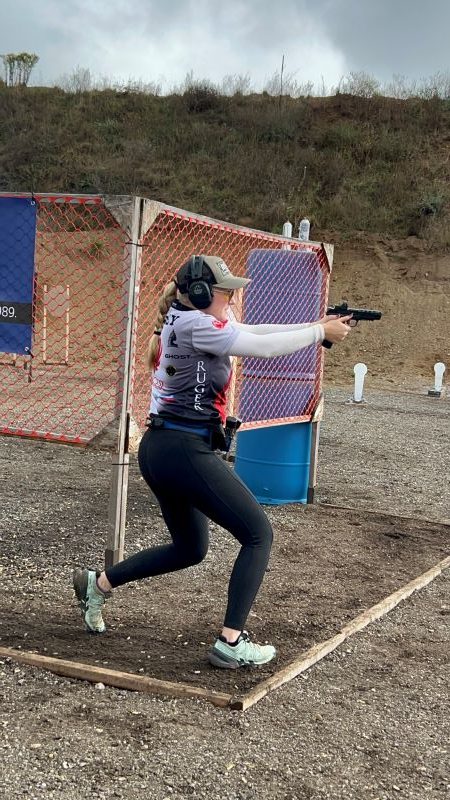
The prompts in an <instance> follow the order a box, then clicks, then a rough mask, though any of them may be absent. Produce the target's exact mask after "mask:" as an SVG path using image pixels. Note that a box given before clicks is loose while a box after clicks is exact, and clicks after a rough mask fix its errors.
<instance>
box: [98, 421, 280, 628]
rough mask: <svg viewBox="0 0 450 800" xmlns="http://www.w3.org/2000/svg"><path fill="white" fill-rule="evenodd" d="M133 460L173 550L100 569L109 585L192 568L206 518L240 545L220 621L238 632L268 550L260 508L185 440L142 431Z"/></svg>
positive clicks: (217, 461) (224, 469)
mask: <svg viewBox="0 0 450 800" xmlns="http://www.w3.org/2000/svg"><path fill="white" fill-rule="evenodd" d="M138 458H139V466H140V469H141V472H142V475H143V477H144V479H145V480H146V482H147V483H148V485H149V486H150V488H151V490H152V492H153V493H154V494H155V496H156V497H157V499H158V502H159V503H160V506H161V511H162V515H163V517H164V521H165V523H166V525H167V527H168V529H169V531H170V535H171V537H172V544H165V545H160V546H158V547H151V548H149V549H148V550H142V551H141V552H139V553H136V554H135V555H133V556H131V557H130V558H127V559H125V560H124V561H121V562H120V563H119V564H116V565H115V566H113V567H110V568H109V569H107V570H106V577H107V578H108V580H109V582H110V584H111V586H113V587H116V586H121V585H122V584H124V583H128V582H129V581H133V580H138V579H140V578H148V577H150V576H151V575H162V574H163V573H167V572H174V571H175V570H179V569H183V568H185V567H190V566H192V565H193V564H198V563H199V562H200V561H202V560H203V559H204V558H205V556H206V553H207V552H208V545H209V534H208V518H209V519H211V520H213V522H216V523H217V524H218V525H221V526H222V527H223V528H226V529H227V530H228V531H230V533H232V534H233V536H234V537H235V538H236V539H237V540H238V542H239V543H240V544H241V545H242V546H241V549H240V551H239V555H238V557H237V559H236V562H235V564H234V567H233V570H232V573H231V577H230V582H229V587H228V605H227V611H226V615H225V622H224V624H225V626H226V627H228V628H233V629H235V630H242V629H243V628H244V625H245V621H246V619H247V616H248V613H249V611H250V608H251V605H252V603H253V600H254V599H255V597H256V594H257V592H258V589H259V587H260V585H261V581H262V579H263V577H264V573H265V571H266V567H267V562H268V560H269V555H270V549H271V546H272V538H273V534H272V527H271V525H270V522H269V520H268V518H267V516H266V514H265V513H264V511H263V509H262V508H261V506H260V505H259V503H258V502H257V500H256V499H255V498H254V496H253V495H252V494H251V492H250V491H249V490H248V489H247V487H246V486H245V484H244V483H243V482H242V481H241V480H240V478H238V476H237V475H236V474H235V473H234V472H233V470H232V469H231V468H230V466H229V465H228V464H227V463H226V462H225V461H224V460H223V459H222V458H221V457H220V456H218V455H217V454H216V453H215V452H213V451H212V450H211V448H210V447H209V446H208V445H207V444H206V442H205V441H204V440H203V439H201V438H200V437H199V436H196V435H194V434H192V433H184V432H183V431H175V430H173V431H171V430H155V429H149V430H148V431H147V432H146V433H145V434H144V436H143V438H142V440H141V444H140V446H139V456H138Z"/></svg>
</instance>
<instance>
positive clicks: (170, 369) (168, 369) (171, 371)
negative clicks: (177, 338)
mask: <svg viewBox="0 0 450 800" xmlns="http://www.w3.org/2000/svg"><path fill="white" fill-rule="evenodd" d="M166 372H167V374H168V375H169V376H170V377H171V378H172V377H173V376H174V375H175V373H176V369H175V367H172V364H170V365H169V366H168V367H166Z"/></svg>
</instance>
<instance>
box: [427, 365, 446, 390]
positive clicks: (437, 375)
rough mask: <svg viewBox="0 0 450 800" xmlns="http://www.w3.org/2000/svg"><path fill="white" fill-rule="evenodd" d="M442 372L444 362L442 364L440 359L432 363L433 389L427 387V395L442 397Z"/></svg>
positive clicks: (443, 370)
mask: <svg viewBox="0 0 450 800" xmlns="http://www.w3.org/2000/svg"><path fill="white" fill-rule="evenodd" d="M444 372H445V364H443V363H442V361H438V362H437V364H435V365H434V387H433V389H428V397H442V394H443V392H444V389H443V386H442V383H443V380H444Z"/></svg>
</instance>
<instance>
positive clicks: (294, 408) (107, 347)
mask: <svg viewBox="0 0 450 800" xmlns="http://www.w3.org/2000/svg"><path fill="white" fill-rule="evenodd" d="M8 197H9V198H10V197H30V195H25V194H23V195H20V194H19V195H6V194H3V195H0V207H1V203H2V198H8ZM33 200H35V202H36V204H37V217H36V219H37V221H36V226H37V227H36V240H35V270H36V272H35V284H34V300H33V337H32V344H31V354H32V355H19V354H18V353H14V352H11V349H9V351H8V352H3V353H2V352H0V383H1V389H2V392H1V397H0V433H2V434H10V435H19V436H32V437H35V438H44V439H48V440H52V441H61V442H71V443H76V444H86V443H88V442H89V441H91V440H92V439H93V438H94V437H95V436H96V435H97V434H98V433H99V432H101V431H102V430H103V429H105V428H106V427H108V426H109V425H110V424H111V423H112V422H113V421H115V420H117V419H118V418H119V417H120V415H121V414H122V416H123V411H124V408H125V409H126V411H127V412H129V413H130V414H131V416H132V417H133V419H134V420H135V422H136V423H137V425H138V427H139V428H140V429H141V430H142V429H143V427H144V425H145V419H146V416H147V413H148V406H149V395H150V377H149V375H148V371H147V368H146V365H145V358H146V351H147V346H148V341H149V338H150V336H151V334H152V332H153V330H154V320H155V316H156V305H157V300H158V298H159V296H160V295H161V293H162V291H163V288H164V286H165V285H166V284H167V283H168V282H169V281H170V280H171V279H172V278H173V276H174V274H175V272H176V270H177V269H178V267H179V266H180V265H181V264H182V263H183V262H184V261H185V260H186V259H187V258H188V257H189V256H191V255H192V254H194V253H210V254H214V255H219V256H221V257H222V258H223V259H224V260H225V261H226V263H227V264H228V265H229V267H230V268H231V270H232V271H233V272H234V273H236V274H239V275H245V274H248V275H249V276H250V277H252V283H251V284H250V286H249V287H248V288H247V289H246V291H245V293H244V298H243V301H242V297H241V298H240V297H239V296H238V297H237V299H236V304H235V306H234V311H235V314H236V317H237V318H238V319H242V321H244V322H248V323H250V324H254V323H258V322H266V323H270V322H302V321H309V320H313V319H317V318H319V317H320V316H323V314H324V311H325V305H326V299H327V291H328V278H329V266H328V261H327V258H326V254H325V251H324V249H323V247H322V246H321V245H320V244H314V243H303V242H299V241H297V240H286V239H285V238H283V237H281V236H276V235H271V234H266V233H263V232H259V231H254V230H249V229H246V228H242V227H238V226H233V225H230V224H228V223H222V222H219V221H216V220H211V219H208V218H205V217H200V216H196V215H192V214H189V213H188V212H185V211H181V210H179V209H174V208H171V207H168V206H165V205H162V204H159V203H155V202H153V201H150V200H139V199H136V198H130V197H123V198H122V197H116V198H102V197H98V196H83V195H82V196H72V195H40V194H38V195H36V196H35V197H34V198H33ZM135 200H136V203H138V206H139V209H140V212H139V214H140V217H139V219H137V216H138V214H137V211H136V208H137V206H136V205H133V203H134V201H135ZM133 208H134V211H133ZM0 212H1V208H0ZM145 226H147V228H145ZM132 231H133V232H132ZM20 235H21V234H20V225H19V226H18V233H17V236H20ZM133 239H134V241H133ZM286 248H288V249H286ZM7 250H8V246H5V252H3V253H2V252H0V264H2V263H3V264H5V263H6V262H7V259H8V258H9V253H8V252H6V251H7ZM296 254H302V257H303V260H302V264H301V275H300V273H299V271H298V269H299V264H298V260H296V259H295V258H294V257H295V255H296ZM279 257H281V260H282V263H281V262H280V260H279ZM133 258H134V261H133ZM274 259H275V260H274ZM277 259H278V260H277ZM132 263H134V264H135V266H136V281H137V283H136V287H135V286H134V272H133V268H132ZM273 270H276V272H277V274H278V273H280V275H281V279H280V280H281V282H280V281H279V282H278V285H277V288H276V290H275V291H274V287H273V281H272V280H271V274H273ZM4 274H5V272H4V271H3V273H2V275H3V278H2V280H3V281H4ZM6 274H7V273H6ZM299 275H300V277H299ZM279 277H280V276H279ZM3 288H4V287H3ZM6 289H7V287H6ZM135 290H136V291H135ZM130 296H131V297H132V298H134V297H136V303H135V304H134V309H135V317H134V319H132V323H131V322H130V320H131V315H130V314H129V308H128V304H129V297H130ZM5 299H7V298H2V297H0V301H2V300H5ZM133 302H134V301H133ZM0 323H1V320H0ZM129 325H132V327H127V326H129ZM128 355H129V356H130V359H129V362H128ZM235 361H236V363H235V371H234V378H233V382H232V387H231V392H230V398H229V413H234V414H235V415H237V416H240V417H241V418H242V419H243V421H244V424H243V428H246V427H247V428H250V427H255V426H257V425H271V424H276V423H281V422H286V421H306V420H309V419H311V416H312V414H313V413H314V411H315V409H316V407H317V403H318V401H319V397H320V392H321V379H322V348H321V347H319V346H314V347H311V348H307V349H306V350H304V351H301V352H300V353H299V354H293V355H292V356H286V357H282V358H276V359H253V358H245V359H242V360H240V359H236V360H235ZM128 363H129V365H130V371H131V388H132V393H131V400H130V398H129V397H128V394H127V390H126V389H124V387H125V385H126V380H127V368H128Z"/></svg>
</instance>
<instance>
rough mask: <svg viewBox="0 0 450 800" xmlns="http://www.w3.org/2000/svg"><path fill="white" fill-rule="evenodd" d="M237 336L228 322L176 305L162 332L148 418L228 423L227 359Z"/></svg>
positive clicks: (228, 379)
mask: <svg viewBox="0 0 450 800" xmlns="http://www.w3.org/2000/svg"><path fill="white" fill-rule="evenodd" d="M238 334H239V332H238V329H237V327H235V326H234V325H233V323H232V322H230V321H227V322H220V321H219V320H217V319H216V318H215V317H213V316H211V315H210V314H205V313H204V312H203V311H199V310H198V309H192V308H188V307H187V306H184V305H182V304H181V303H180V302H179V301H178V300H176V301H175V302H174V303H172V306H171V307H170V309H169V311H168V313H167V316H166V318H165V320H164V325H163V328H162V331H161V336H160V348H159V354H158V361H157V364H156V367H155V371H154V373H153V382H152V397H151V405H150V413H151V414H161V415H162V416H170V417H176V418H179V419H183V420H190V421H191V422H195V423H197V424H199V423H200V424H201V423H203V424H205V423H213V422H216V423H217V422H220V421H221V422H225V416H226V400H227V389H228V386H229V384H230V379H231V359H230V356H229V355H228V353H229V351H230V348H231V346H232V345H233V343H234V341H235V339H236V337H237V336H238Z"/></svg>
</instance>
